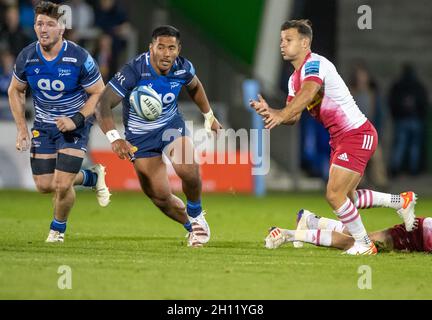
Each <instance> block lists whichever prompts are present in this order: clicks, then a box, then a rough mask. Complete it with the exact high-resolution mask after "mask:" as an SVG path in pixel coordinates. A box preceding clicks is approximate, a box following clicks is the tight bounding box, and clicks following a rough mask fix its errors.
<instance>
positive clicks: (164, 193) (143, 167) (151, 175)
mask: <svg viewBox="0 0 432 320" xmlns="http://www.w3.org/2000/svg"><path fill="white" fill-rule="evenodd" d="M134 168H135V171H136V173H137V176H138V179H139V181H140V184H141V188H142V190H143V191H144V192H145V194H146V195H147V196H149V197H150V198H152V199H161V200H163V199H166V198H168V197H169V196H170V195H171V187H170V184H169V180H168V174H167V169H166V165H165V163H164V162H163V160H162V157H161V156H156V157H150V158H138V159H136V160H135V161H134Z"/></svg>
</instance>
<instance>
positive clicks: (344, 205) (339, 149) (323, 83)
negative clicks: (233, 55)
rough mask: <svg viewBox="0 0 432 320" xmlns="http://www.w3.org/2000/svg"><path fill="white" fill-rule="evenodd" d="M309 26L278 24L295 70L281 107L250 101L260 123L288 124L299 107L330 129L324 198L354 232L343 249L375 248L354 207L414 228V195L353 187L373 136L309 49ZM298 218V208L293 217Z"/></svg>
mask: <svg viewBox="0 0 432 320" xmlns="http://www.w3.org/2000/svg"><path fill="white" fill-rule="evenodd" d="M311 43H312V27H311V23H310V21H309V20H291V21H287V22H285V23H284V24H283V25H282V28H281V42H280V49H281V54H282V57H283V59H284V60H286V61H290V62H291V64H292V65H293V66H294V68H295V71H294V73H293V74H292V75H291V77H290V79H289V82H288V90H289V94H288V98H287V101H286V105H285V107H284V108H282V109H274V108H270V107H269V105H268V104H267V102H266V101H265V100H264V99H263V98H262V97H261V96H259V98H258V101H256V100H251V101H250V105H251V106H252V107H253V108H254V109H255V110H256V111H257V112H258V113H259V114H260V115H261V116H262V117H263V119H264V121H265V127H266V128H267V129H272V128H274V127H276V126H278V125H280V124H287V125H293V124H295V123H296V122H297V121H299V119H300V117H301V113H302V111H303V110H304V109H307V110H308V111H309V113H310V114H311V115H312V116H313V117H314V118H315V119H316V120H318V121H319V122H320V123H322V124H323V125H324V127H325V128H326V129H327V130H328V131H329V134H330V147H331V156H330V173H329V180H328V184H327V193H326V198H327V201H328V203H329V204H330V206H331V207H332V209H333V211H334V213H335V214H336V215H337V216H338V218H339V220H340V221H341V222H342V223H343V224H344V225H345V226H346V228H347V230H348V231H349V233H350V234H351V235H352V237H353V238H354V240H355V241H354V244H353V246H352V247H351V248H349V249H348V250H347V251H346V253H347V254H351V255H358V254H365V255H366V254H376V253H377V249H376V247H375V245H374V244H373V242H372V241H371V240H370V239H369V237H368V234H367V232H366V229H365V227H364V225H363V223H362V220H361V217H360V215H359V213H358V211H357V209H360V208H362V209H364V208H371V207H390V208H393V209H395V210H397V213H398V214H399V215H400V216H401V217H402V218H403V220H404V223H405V226H406V229H407V230H408V231H410V230H412V229H413V226H414V221H415V214H414V207H415V202H416V195H415V194H414V192H411V191H409V192H403V193H401V194H399V195H392V194H386V193H380V192H376V191H372V190H357V186H358V184H359V182H360V180H361V178H362V176H363V172H364V170H365V168H366V165H367V163H368V161H369V159H370V157H371V156H372V154H373V153H374V151H375V149H376V146H377V143H378V136H377V133H376V130H375V128H374V126H373V125H372V124H371V123H370V122H369V121H368V119H367V118H366V117H365V116H364V114H363V113H362V112H361V111H360V110H359V108H358V107H357V105H356V102H355V101H354V99H353V97H352V96H351V94H350V92H349V90H348V88H347V86H346V85H345V83H344V81H343V80H342V78H341V76H340V75H339V74H338V72H337V70H336V68H335V66H334V65H333V64H332V63H331V62H330V61H329V60H327V59H326V58H325V57H323V56H320V55H318V54H316V53H312V52H311ZM300 219H301V214H299V217H298V219H297V220H298V221H300Z"/></svg>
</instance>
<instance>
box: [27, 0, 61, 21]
mask: <svg viewBox="0 0 432 320" xmlns="http://www.w3.org/2000/svg"><path fill="white" fill-rule="evenodd" d="M59 9H60V6H59V5H58V4H55V3H53V2H51V1H41V2H39V3H38V4H37V6H36V7H35V9H34V12H35V20H36V18H37V16H38V15H39V14H43V15H45V16H48V17H50V18H54V19H56V20H58V19H60V17H61V16H63V14H64V12H60V10H59Z"/></svg>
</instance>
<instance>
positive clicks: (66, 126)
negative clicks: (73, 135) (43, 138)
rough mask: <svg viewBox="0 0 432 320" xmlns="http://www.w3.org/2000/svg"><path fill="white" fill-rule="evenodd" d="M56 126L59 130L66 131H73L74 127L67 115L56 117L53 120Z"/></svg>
mask: <svg viewBox="0 0 432 320" xmlns="http://www.w3.org/2000/svg"><path fill="white" fill-rule="evenodd" d="M55 122H56V126H57V128H58V129H59V130H60V131H61V132H67V131H73V130H75V129H76V125H75V123H74V122H73V121H72V119H71V118H68V117H61V118H57V119H56V120H55Z"/></svg>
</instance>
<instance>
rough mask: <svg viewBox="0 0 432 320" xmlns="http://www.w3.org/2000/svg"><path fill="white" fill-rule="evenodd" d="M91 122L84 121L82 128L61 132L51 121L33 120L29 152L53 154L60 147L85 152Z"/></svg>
mask: <svg viewBox="0 0 432 320" xmlns="http://www.w3.org/2000/svg"><path fill="white" fill-rule="evenodd" d="M92 125H93V123H92V122H91V121H86V124H85V126H84V127H83V128H80V129H77V130H74V131H70V132H64V133H63V132H61V131H59V129H57V126H56V125H55V124H52V123H43V122H35V123H34V124H33V128H32V129H31V133H32V136H33V137H32V143H31V153H40V154H53V153H57V151H58V150H61V149H67V148H71V149H79V150H83V151H84V152H87V143H88V139H89V134H90V128H91V127H92Z"/></svg>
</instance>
